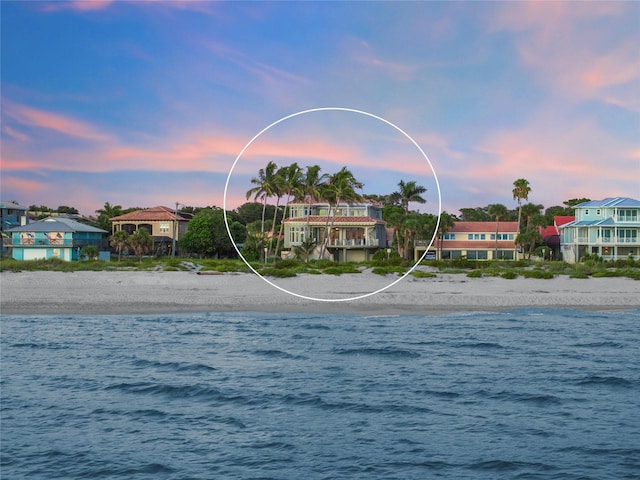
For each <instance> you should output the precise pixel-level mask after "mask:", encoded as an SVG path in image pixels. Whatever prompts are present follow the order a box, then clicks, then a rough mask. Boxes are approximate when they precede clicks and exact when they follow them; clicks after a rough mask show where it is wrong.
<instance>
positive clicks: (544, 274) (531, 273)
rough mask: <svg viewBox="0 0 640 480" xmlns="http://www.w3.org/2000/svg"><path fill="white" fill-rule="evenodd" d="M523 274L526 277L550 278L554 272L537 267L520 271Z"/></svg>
mask: <svg viewBox="0 0 640 480" xmlns="http://www.w3.org/2000/svg"><path fill="white" fill-rule="evenodd" d="M520 273H521V274H522V276H523V277H524V278H544V279H549V278H553V277H554V275H553V272H549V271H546V270H540V269H535V270H523V271H522V272H520Z"/></svg>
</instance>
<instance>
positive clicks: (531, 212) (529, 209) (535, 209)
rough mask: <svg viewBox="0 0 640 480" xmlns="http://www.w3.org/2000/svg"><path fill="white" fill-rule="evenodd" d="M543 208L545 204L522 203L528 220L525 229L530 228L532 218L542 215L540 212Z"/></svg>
mask: <svg viewBox="0 0 640 480" xmlns="http://www.w3.org/2000/svg"><path fill="white" fill-rule="evenodd" d="M543 208H544V206H543V205H536V204H535V203H527V204H525V205H522V208H521V209H520V210H521V211H522V214H523V215H524V217H525V218H526V220H527V221H526V223H525V225H524V229H522V230H523V231H526V230H527V228H529V226H530V224H531V219H532V218H533V217H535V216H537V215H540V212H541V211H542V209H543Z"/></svg>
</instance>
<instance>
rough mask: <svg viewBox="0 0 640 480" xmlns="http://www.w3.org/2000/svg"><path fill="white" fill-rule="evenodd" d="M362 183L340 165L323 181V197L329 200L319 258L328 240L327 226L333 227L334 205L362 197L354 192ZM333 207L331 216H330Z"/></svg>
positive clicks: (354, 200)
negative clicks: (337, 169) (336, 170)
mask: <svg viewBox="0 0 640 480" xmlns="http://www.w3.org/2000/svg"><path fill="white" fill-rule="evenodd" d="M363 186H364V185H363V184H362V183H361V182H359V181H358V180H356V178H355V177H354V176H353V173H351V171H350V170H349V169H348V168H347V167H342V168H341V169H340V170H339V171H338V172H336V173H334V174H333V175H331V176H330V177H329V180H328V181H327V182H326V183H325V188H323V189H322V193H323V197H324V199H325V200H327V201H328V202H329V215H328V216H327V224H326V226H325V235H324V236H325V238H324V241H323V243H322V247H321V253H320V258H322V256H323V255H324V251H325V249H326V246H327V242H328V240H329V235H328V233H329V228H333V225H334V222H335V207H336V206H337V205H338V204H339V203H340V202H347V203H352V202H357V201H360V200H361V199H362V196H361V195H360V194H359V193H358V192H356V189H361V188H362V187H363ZM332 207H333V216H332V214H331V213H332ZM329 217H331V226H330V227H329V225H328V222H329Z"/></svg>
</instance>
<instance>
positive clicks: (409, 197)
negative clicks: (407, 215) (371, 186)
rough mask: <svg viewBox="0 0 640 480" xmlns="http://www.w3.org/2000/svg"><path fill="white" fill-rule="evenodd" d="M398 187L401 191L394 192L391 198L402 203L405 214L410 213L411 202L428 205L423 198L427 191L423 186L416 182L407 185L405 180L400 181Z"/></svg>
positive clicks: (412, 181)
mask: <svg viewBox="0 0 640 480" xmlns="http://www.w3.org/2000/svg"><path fill="white" fill-rule="evenodd" d="M398 187H399V188H400V189H399V190H398V191H397V192H393V193H392V194H391V198H392V199H393V200H394V201H397V202H398V203H400V205H402V207H403V208H404V211H405V212H409V202H417V203H427V201H426V200H425V199H424V198H423V197H422V196H421V195H422V194H423V193H424V192H426V191H427V189H426V188H424V187H423V186H422V185H418V184H417V183H416V182H415V180H411V181H409V182H406V183H405V182H404V180H400V182H399V183H398Z"/></svg>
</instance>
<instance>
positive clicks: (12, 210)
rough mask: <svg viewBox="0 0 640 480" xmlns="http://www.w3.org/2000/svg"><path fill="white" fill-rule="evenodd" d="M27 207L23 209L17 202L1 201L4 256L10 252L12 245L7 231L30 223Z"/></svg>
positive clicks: (0, 230)
mask: <svg viewBox="0 0 640 480" xmlns="http://www.w3.org/2000/svg"><path fill="white" fill-rule="evenodd" d="M28 210H29V209H28V208H27V207H23V206H22V205H19V204H18V203H16V202H1V201H0V234H2V256H5V255H7V254H8V252H9V246H10V245H11V237H10V236H9V235H8V234H7V233H6V232H7V230H9V229H11V228H14V227H19V226H20V225H26V224H27V222H28V221H29V217H28V215H27V211H28Z"/></svg>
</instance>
